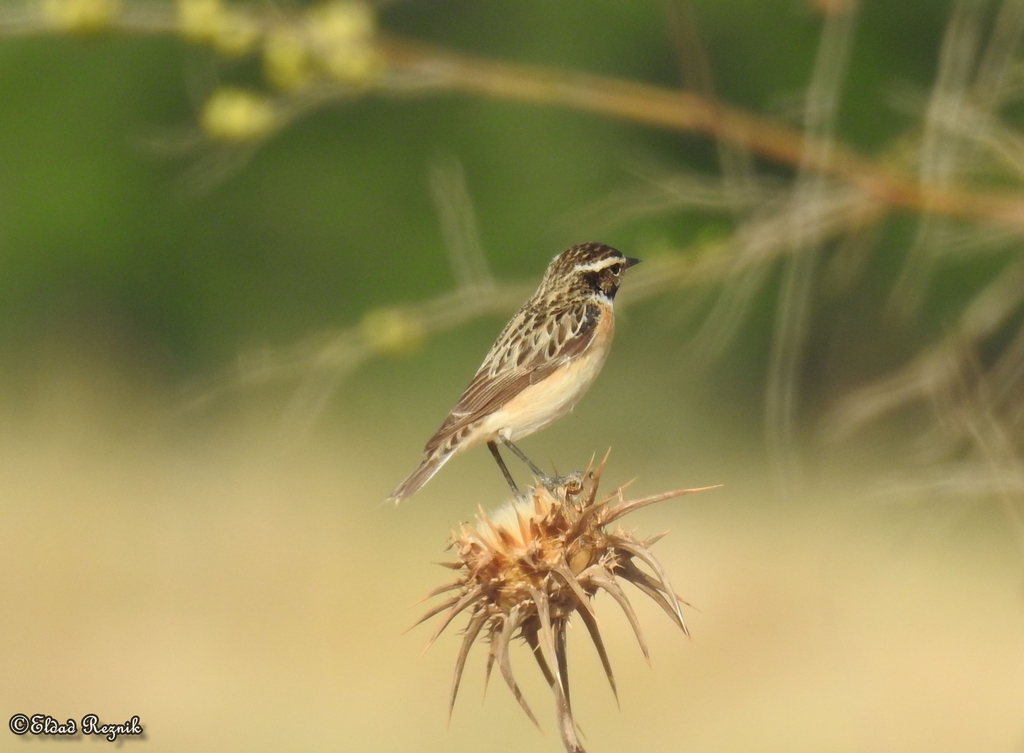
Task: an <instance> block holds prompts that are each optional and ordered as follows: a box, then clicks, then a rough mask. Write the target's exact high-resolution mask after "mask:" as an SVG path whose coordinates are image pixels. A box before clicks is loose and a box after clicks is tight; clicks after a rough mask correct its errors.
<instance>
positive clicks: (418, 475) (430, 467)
mask: <svg viewBox="0 0 1024 753" xmlns="http://www.w3.org/2000/svg"><path fill="white" fill-rule="evenodd" d="M451 456H452V453H451V451H448V452H435V453H431V454H429V455H427V456H426V457H425V458H423V462H422V463H420V465H419V468H417V469H416V470H415V471H413V472H412V473H411V474H410V475H409V478H407V479H406V480H405V481H403V482H402V483H401V484H399V485H398V488H397V489H395V490H394V491H393V492H391V494H390V495H389V496H388V501H389V502H394V503H395V504H396V505H397V504H398V503H399V502H401V501H402V500H404V499H406V498H408V497H411V496H412V495H413V494H415V493H416V492H418V491H419V490H420V487H422V486H423V485H424V484H425V483H427V482H428V481H430V479H431V478H432V477H433V476H434V474H435V473H437V472H438V471H439V470H441V466H442V465H444V464H445V463H447V462H448V458H450V457H451Z"/></svg>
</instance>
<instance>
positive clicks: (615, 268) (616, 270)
mask: <svg viewBox="0 0 1024 753" xmlns="http://www.w3.org/2000/svg"><path fill="white" fill-rule="evenodd" d="M624 267H625V265H624V264H612V265H611V266H610V267H608V269H610V270H611V271H612V274H613V275H615V276H616V277H618V276H619V275H621V274H622V270H623V268H624Z"/></svg>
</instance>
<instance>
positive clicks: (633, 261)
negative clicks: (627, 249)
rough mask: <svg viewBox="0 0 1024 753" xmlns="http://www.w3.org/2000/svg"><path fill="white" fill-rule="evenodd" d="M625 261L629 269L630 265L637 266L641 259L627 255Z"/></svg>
mask: <svg viewBox="0 0 1024 753" xmlns="http://www.w3.org/2000/svg"><path fill="white" fill-rule="evenodd" d="M623 261H625V262H626V269H629V268H630V267H635V266H636V265H637V264H639V263H640V260H639V259H634V258H632V257H630V256H627V257H626V258H625V259H624V260H623Z"/></svg>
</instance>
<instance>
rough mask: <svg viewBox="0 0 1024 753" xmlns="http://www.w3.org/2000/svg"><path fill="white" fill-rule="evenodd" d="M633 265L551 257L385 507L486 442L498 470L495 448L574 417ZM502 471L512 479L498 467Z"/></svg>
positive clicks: (606, 255)
mask: <svg viewBox="0 0 1024 753" xmlns="http://www.w3.org/2000/svg"><path fill="white" fill-rule="evenodd" d="M637 261H638V260H637V259H630V258H627V257H625V256H623V255H622V254H621V253H620V252H619V251H617V250H616V249H614V248H611V247H610V246H605V245H603V244H600V243H582V244H579V245H576V246H573V247H572V248H569V249H567V250H565V251H563V252H562V253H561V254H559V255H558V256H556V257H555V258H554V260H553V261H552V262H551V264H550V265H549V266H548V269H547V272H545V274H544V278H543V280H541V283H540V287H538V288H537V292H535V293H534V294H533V296H532V297H531V298H530V299H529V300H528V301H527V302H526V303H525V304H523V307H522V308H521V309H519V311H518V312H517V313H516V315H515V316H514V317H512V320H511V321H510V322H509V323H508V324H507V325H506V326H505V329H503V330H502V332H501V334H500V335H498V339H497V340H496V341H495V343H494V345H493V346H491V349H490V351H489V352H488V353H487V357H486V358H484V362H483V364H482V365H481V366H480V369H479V370H478V371H477V373H476V376H474V377H473V380H472V381H471V382H470V383H469V386H468V387H467V388H466V391H465V392H463V393H462V397H461V398H459V401H458V403H456V405H455V407H454V408H453V409H452V412H451V413H450V414H448V417H447V418H446V419H445V420H444V423H443V424H441V428H440V429H438V431H437V433H436V434H434V436H433V437H431V439H430V441H429V442H427V445H426V448H425V449H424V457H423V462H422V463H420V466H419V467H418V468H417V469H416V470H415V471H414V472H413V473H412V475H410V476H409V478H407V479H406V480H405V481H404V482H403V483H402V484H401V485H400V486H399V487H398V488H397V489H395V491H394V492H392V494H391V496H390V499H392V500H394V501H395V502H396V503H397V502H400V501H401V500H403V499H405V498H406V497H408V496H410V495H411V494H413V493H415V492H416V491H417V490H418V489H419V488H420V487H421V486H423V485H424V484H425V483H426V482H427V481H428V480H429V479H430V478H431V476H433V475H434V474H435V473H437V471H438V470H439V469H440V468H441V466H442V465H444V463H445V462H447V460H448V459H449V458H450V457H451V456H452V455H454V454H455V453H457V452H461V451H463V450H466V449H469V448H470V447H475V446H477V445H480V444H483V443H484V442H487V443H489V444H490V445H491V452H492V453H494V454H495V458H496V459H498V462H499V464H501V461H500V459H499V456H498V455H497V448H496V446H495V445H494V443H495V442H496V441H501V442H504V443H511V442H513V441H515V440H516V439H519V438H521V437H525V436H528V435H530V434H532V433H534V432H535V431H539V430H540V429H543V428H544V427H546V426H548V425H549V424H551V423H552V422H554V421H556V420H557V419H559V418H560V417H561V416H563V415H565V414H566V413H567V412H568V411H570V410H572V408H573V406H574V405H575V404H576V402H577V401H578V400H579V399H580V398H581V397H582V396H583V393H584V392H586V390H587V388H588V387H589V386H590V385H591V383H592V382H593V381H594V379H595V378H596V377H597V374H598V372H599V371H600V369H601V366H602V365H603V363H604V359H605V357H606V356H607V355H608V348H609V347H610V345H611V340H612V334H613V332H614V328H615V325H614V313H613V310H612V301H613V299H614V298H615V293H616V291H617V290H618V287H619V282H620V281H621V276H622V273H623V272H624V271H625V270H626V269H628V268H629V267H631V266H633V265H634V264H636V263H637ZM502 471H503V472H504V473H505V474H506V478H509V476H508V473H507V470H506V469H505V468H504V465H503V464H502ZM510 483H511V480H510Z"/></svg>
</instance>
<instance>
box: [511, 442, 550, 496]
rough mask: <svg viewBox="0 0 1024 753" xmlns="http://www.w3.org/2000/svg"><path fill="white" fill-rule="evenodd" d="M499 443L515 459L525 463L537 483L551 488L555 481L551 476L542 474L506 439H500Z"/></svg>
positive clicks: (542, 472)
mask: <svg viewBox="0 0 1024 753" xmlns="http://www.w3.org/2000/svg"><path fill="white" fill-rule="evenodd" d="M501 443H502V444H503V445H505V446H506V447H508V448H509V449H510V450H512V452H513V453H514V454H515V456H516V457H517V458H519V459H520V460H522V461H523V462H524V463H526V465H527V467H528V468H529V469H530V472H531V473H533V475H534V476H536V477H537V480H538V481H540V482H541V483H542V484H544V486H551V483H552V482H553V481H554V480H555V479H553V478H552V477H551V476H549V475H548V474H546V473H544V471H542V470H541V469H540V468H538V467H537V466H536V465H535V464H534V462H533V461H532V460H530V459H529V458H528V457H526V454H525V453H524V452H523V451H522V450H520V449H519V448H518V447H516V446H515V445H514V444H512V443H511V442H510V441H508V440H507V439H504V438H502V440H501Z"/></svg>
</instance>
